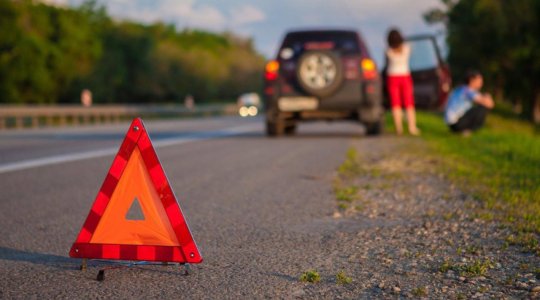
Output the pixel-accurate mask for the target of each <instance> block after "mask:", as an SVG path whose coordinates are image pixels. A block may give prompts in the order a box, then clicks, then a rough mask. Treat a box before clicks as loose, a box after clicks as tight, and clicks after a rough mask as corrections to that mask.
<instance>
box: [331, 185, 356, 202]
mask: <svg viewBox="0 0 540 300" xmlns="http://www.w3.org/2000/svg"><path fill="white" fill-rule="evenodd" d="M334 193H335V195H336V200H338V201H344V202H352V201H354V200H355V199H356V198H357V196H358V187H357V186H354V185H351V186H347V187H339V186H335V187H334Z"/></svg>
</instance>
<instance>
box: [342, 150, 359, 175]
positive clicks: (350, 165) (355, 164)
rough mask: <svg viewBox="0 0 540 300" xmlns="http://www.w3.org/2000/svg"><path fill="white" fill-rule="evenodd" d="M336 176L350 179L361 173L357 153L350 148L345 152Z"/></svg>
mask: <svg viewBox="0 0 540 300" xmlns="http://www.w3.org/2000/svg"><path fill="white" fill-rule="evenodd" d="M337 171H338V174H339V175H340V176H342V177H345V178H350V177H353V176H356V175H359V174H360V173H361V172H362V167H361V166H360V162H359V159H358V151H357V150H356V149H355V148H353V147H350V148H349V149H348V150H347V156H346V158H345V161H344V162H343V163H342V164H341V165H340V166H339V167H338V170H337Z"/></svg>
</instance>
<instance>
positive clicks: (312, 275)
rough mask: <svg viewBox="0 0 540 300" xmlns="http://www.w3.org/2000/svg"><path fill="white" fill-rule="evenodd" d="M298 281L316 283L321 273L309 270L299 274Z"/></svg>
mask: <svg viewBox="0 0 540 300" xmlns="http://www.w3.org/2000/svg"><path fill="white" fill-rule="evenodd" d="M300 281H302V282H309V283H317V282H319V281H321V275H319V273H318V272H317V271H315V270H309V271H306V272H304V273H303V274H302V275H300Z"/></svg>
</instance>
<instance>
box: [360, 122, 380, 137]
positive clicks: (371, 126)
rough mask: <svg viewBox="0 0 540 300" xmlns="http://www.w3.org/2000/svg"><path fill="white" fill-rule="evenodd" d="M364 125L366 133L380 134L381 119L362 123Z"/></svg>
mask: <svg viewBox="0 0 540 300" xmlns="http://www.w3.org/2000/svg"><path fill="white" fill-rule="evenodd" d="M364 126H365V127H366V134H367V135H380V134H381V133H382V132H383V129H384V123H383V121H382V120H381V121H378V122H373V123H364Z"/></svg>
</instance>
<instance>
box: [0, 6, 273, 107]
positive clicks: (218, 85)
mask: <svg viewBox="0 0 540 300" xmlns="http://www.w3.org/2000/svg"><path fill="white" fill-rule="evenodd" d="M0 36H2V38H1V39H0V94H1V95H2V97H0V103H56V102H78V101H79V95H80V92H81V90H82V89H84V88H89V89H90V90H91V91H92V93H93V96H94V101H95V102H97V103H113V102H114V103H118V102H129V103H149V102H166V101H168V102H170V101H181V100H183V99H184V97H185V96H186V95H188V94H191V95H193V96H194V97H195V99H196V101H197V102H201V101H205V100H208V99H234V98H236V97H237V96H238V95H239V94H240V93H243V92H248V91H258V90H259V89H260V84H261V83H260V81H261V80H260V78H261V74H260V73H261V72H262V69H263V64H264V58H263V57H262V56H260V55H259V54H257V53H256V51H255V50H254V48H253V43H252V41H251V40H250V39H243V38H239V37H236V36H235V35H233V34H231V33H224V34H213V33H208V32H203V31H198V30H183V31H177V30H176V29H175V28H174V27H173V26H170V25H164V24H160V23H157V24H152V25H141V24H137V23H134V22H117V21H114V20H112V19H111V18H110V17H109V16H107V14H106V12H105V10H104V9H103V8H102V7H98V6H97V5H96V2H95V1H86V2H84V3H83V4H82V5H81V6H79V7H76V8H60V7H56V6H48V5H46V4H44V3H41V2H34V1H30V0H23V1H6V0H1V1H0Z"/></svg>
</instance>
